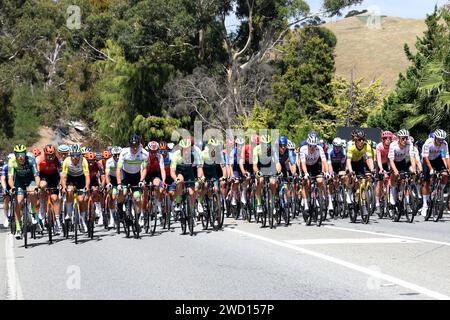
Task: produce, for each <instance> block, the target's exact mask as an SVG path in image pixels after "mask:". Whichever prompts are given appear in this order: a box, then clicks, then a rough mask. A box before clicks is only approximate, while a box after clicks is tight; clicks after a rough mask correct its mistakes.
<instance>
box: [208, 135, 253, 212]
mask: <svg viewBox="0 0 450 320" xmlns="http://www.w3.org/2000/svg"><path fill="white" fill-rule="evenodd" d="M234 142H235V144H236V145H235V147H234V148H233V150H232V151H231V153H230V156H229V157H228V167H229V173H230V174H229V176H231V177H232V186H231V205H232V206H236V205H237V199H236V194H237V192H238V189H239V181H240V179H245V182H246V183H247V184H248V182H247V178H249V176H244V172H242V171H241V168H240V164H239V163H240V162H241V157H242V152H243V151H244V152H245V145H244V139H243V138H242V137H237V138H236V140H235V141H234ZM244 171H245V170H244ZM205 174H206V173H205ZM224 178H226V176H224ZM240 201H241V203H243V204H244V203H245V196H244V193H241V199H240Z"/></svg>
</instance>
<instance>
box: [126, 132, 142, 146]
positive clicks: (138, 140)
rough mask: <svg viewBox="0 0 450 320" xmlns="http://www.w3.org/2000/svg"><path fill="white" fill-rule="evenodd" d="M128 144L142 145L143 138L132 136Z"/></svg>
mask: <svg viewBox="0 0 450 320" xmlns="http://www.w3.org/2000/svg"><path fill="white" fill-rule="evenodd" d="M128 143H129V144H130V145H136V144H140V143H141V137H140V136H138V135H137V134H132V135H131V137H130V139H129V140H128Z"/></svg>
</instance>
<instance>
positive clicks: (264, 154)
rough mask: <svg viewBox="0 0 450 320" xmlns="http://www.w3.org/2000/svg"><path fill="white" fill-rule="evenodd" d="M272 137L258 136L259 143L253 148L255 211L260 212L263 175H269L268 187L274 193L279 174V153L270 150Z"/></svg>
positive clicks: (275, 192)
mask: <svg viewBox="0 0 450 320" xmlns="http://www.w3.org/2000/svg"><path fill="white" fill-rule="evenodd" d="M271 143H272V137H271V136H270V135H263V136H261V138H260V144H259V145H257V146H256V147H255V148H254V149H253V172H254V173H255V177H256V179H257V181H256V212H257V213H258V214H260V213H262V212H263V210H262V199H261V194H262V188H263V184H264V178H263V176H270V179H269V188H270V189H271V191H272V194H274V195H276V194H278V193H277V188H278V181H277V179H276V177H277V176H281V171H282V168H281V164H280V161H279V153H278V152H272V146H271Z"/></svg>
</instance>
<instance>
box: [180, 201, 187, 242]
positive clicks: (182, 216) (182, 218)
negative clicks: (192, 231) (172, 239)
mask: <svg viewBox="0 0 450 320" xmlns="http://www.w3.org/2000/svg"><path fill="white" fill-rule="evenodd" d="M185 201H186V200H185ZM185 201H183V204H182V206H181V213H180V223H181V233H182V234H186V229H187V205H186V203H185Z"/></svg>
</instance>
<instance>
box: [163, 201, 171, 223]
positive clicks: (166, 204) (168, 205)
mask: <svg viewBox="0 0 450 320" xmlns="http://www.w3.org/2000/svg"><path fill="white" fill-rule="evenodd" d="M171 217H172V201H171V200H170V196H169V195H167V194H166V195H165V196H164V226H163V229H166V227H167V230H170V222H171Z"/></svg>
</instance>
